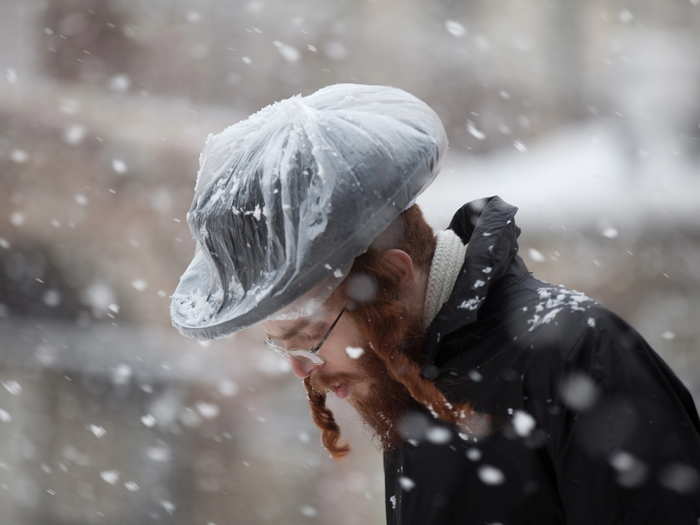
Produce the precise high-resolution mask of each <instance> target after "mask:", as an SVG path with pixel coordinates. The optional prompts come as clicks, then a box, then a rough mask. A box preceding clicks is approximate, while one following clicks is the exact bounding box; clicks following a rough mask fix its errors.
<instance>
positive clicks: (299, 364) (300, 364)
mask: <svg viewBox="0 0 700 525" xmlns="http://www.w3.org/2000/svg"><path fill="white" fill-rule="evenodd" d="M289 359H290V360H291V362H292V371H293V372H294V375H296V376H297V377H299V378H301V379H304V378H305V377H306V376H308V375H309V374H310V373H311V372H313V371H314V370H315V369H316V368H318V367H319V366H322V364H318V365H317V364H314V363H312V362H311V361H310V360H309V359H306V358H305V357H290V358H289Z"/></svg>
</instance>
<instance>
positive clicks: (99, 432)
mask: <svg viewBox="0 0 700 525" xmlns="http://www.w3.org/2000/svg"><path fill="white" fill-rule="evenodd" d="M88 428H89V429H90V432H92V433H93V434H95V437H97V438H101V437H102V436H104V435H105V434H106V433H107V431H106V430H105V428H104V427H101V426H100V425H89V426H88Z"/></svg>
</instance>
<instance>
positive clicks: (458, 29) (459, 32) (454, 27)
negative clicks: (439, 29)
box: [445, 20, 467, 38]
mask: <svg viewBox="0 0 700 525" xmlns="http://www.w3.org/2000/svg"><path fill="white" fill-rule="evenodd" d="M445 29H446V30H447V32H448V33H449V34H451V35H452V36H456V37H458V38H459V37H461V36H464V35H465V33H466V32H467V30H466V29H464V26H463V25H462V24H460V23H459V22H457V21H456V20H445Z"/></svg>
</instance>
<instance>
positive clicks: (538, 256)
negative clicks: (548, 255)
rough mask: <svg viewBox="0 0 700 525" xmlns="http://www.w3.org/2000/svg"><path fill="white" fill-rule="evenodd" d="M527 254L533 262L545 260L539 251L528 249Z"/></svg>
mask: <svg viewBox="0 0 700 525" xmlns="http://www.w3.org/2000/svg"><path fill="white" fill-rule="evenodd" d="M527 254H528V255H529V256H530V259H532V260H533V261H535V262H543V261H544V260H545V259H544V255H542V252H541V251H539V250H535V249H534V248H530V249H529V250H528V251H527Z"/></svg>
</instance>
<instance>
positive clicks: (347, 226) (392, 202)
mask: <svg viewBox="0 0 700 525" xmlns="http://www.w3.org/2000/svg"><path fill="white" fill-rule="evenodd" d="M447 147H448V142H447V136H446V133H445V130H444V127H443V125H442V122H441V121H440V118H439V117H438V116H437V114H436V113H435V112H434V111H433V110H432V109H431V108H430V107H429V106H428V105H427V104H426V103H425V102H423V101H421V100H420V99H418V98H416V97H415V96H413V95H411V94H410V93H407V92H406V91H404V90H401V89H399V88H395V87H389V86H379V85H362V84H334V85H330V86H327V87H324V88H322V89H319V90H318V91H316V92H314V93H312V94H311V95H308V96H305V97H302V96H301V94H298V95H294V96H292V97H291V98H288V99H285V100H281V101H278V102H275V103H273V104H271V105H268V106H265V107H264V108H262V109H261V110H259V111H258V112H256V113H254V114H253V115H251V116H250V117H248V118H247V119H245V120H243V121H241V122H238V123H236V124H234V125H232V126H230V127H228V128H226V129H225V130H223V131H222V132H221V133H218V134H215V135H209V137H207V140H206V143H205V145H204V149H203V151H202V153H201V154H200V158H199V171H198V173H197V180H196V182H195V189H194V199H193V201H192V205H191V207H190V210H189V211H188V213H187V223H188V226H189V228H190V231H191V233H192V236H193V238H194V240H195V242H196V246H195V252H194V257H193V259H192V261H191V262H190V264H189V266H188V267H187V269H186V270H185V272H184V273H183V274H182V276H181V277H180V280H179V283H178V285H177V288H176V290H175V292H174V293H173V295H172V296H171V303H170V316H171V320H172V324H173V326H175V327H176V328H177V329H178V330H179V331H180V332H181V333H182V334H184V335H186V336H189V337H195V338H198V339H216V338H219V337H224V336H226V335H228V334H231V333H233V332H235V331H238V330H240V329H242V328H245V327H247V326H250V325H252V324H254V323H256V322H259V321H262V320H264V319H266V318H269V317H270V316H272V315H273V314H275V312H279V311H281V310H283V309H285V310H286V311H292V312H301V314H300V315H303V312H304V311H305V310H304V307H300V308H291V309H290V305H291V306H294V305H296V304H297V303H299V301H300V300H303V299H308V298H309V297H311V298H313V299H315V303H318V300H319V299H320V300H322V299H324V298H325V297H327V296H328V295H329V294H330V293H331V292H332V291H333V289H335V287H337V286H338V284H339V283H340V282H341V281H342V280H343V279H344V278H345V276H346V275H347V272H348V271H349V269H350V267H351V264H352V261H353V259H354V258H355V257H357V256H358V255H360V254H362V253H363V252H365V251H366V250H367V248H368V247H369V245H370V244H371V243H372V241H373V240H374V239H375V238H376V237H377V235H379V234H380V233H381V232H382V231H383V230H384V229H386V227H387V226H388V225H389V224H390V223H391V222H392V221H393V220H394V219H396V217H398V215H399V214H400V213H401V212H402V211H404V210H405V209H406V208H408V207H409V206H410V205H411V204H413V203H414V202H415V199H416V197H417V196H418V195H419V194H420V193H421V192H422V191H423V190H424V189H425V188H426V187H427V186H428V185H429V184H430V183H431V182H432V181H433V180H434V178H435V176H436V175H437V173H438V171H439V168H440V165H441V161H442V159H443V157H444V154H445V153H446V150H447ZM313 303H314V301H312V304H313Z"/></svg>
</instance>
